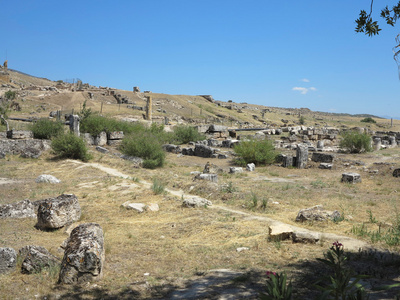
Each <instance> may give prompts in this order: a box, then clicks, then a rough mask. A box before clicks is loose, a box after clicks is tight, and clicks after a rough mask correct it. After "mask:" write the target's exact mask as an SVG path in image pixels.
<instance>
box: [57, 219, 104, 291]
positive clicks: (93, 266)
mask: <svg viewBox="0 0 400 300" xmlns="http://www.w3.org/2000/svg"><path fill="white" fill-rule="evenodd" d="M104 259H105V253H104V236H103V230H102V228H101V227H100V225H99V224H95V223H85V224H81V225H79V226H77V227H75V228H74V230H72V232H71V235H70V237H69V240H68V243H67V247H66V249H65V252H64V258H63V260H62V263H61V270H60V276H59V280H58V282H59V283H63V284H74V283H83V282H88V281H92V280H97V279H100V278H101V277H102V275H103V264H104Z"/></svg>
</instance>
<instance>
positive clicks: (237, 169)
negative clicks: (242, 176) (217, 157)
mask: <svg viewBox="0 0 400 300" xmlns="http://www.w3.org/2000/svg"><path fill="white" fill-rule="evenodd" d="M229 173H232V174H235V173H243V168H242V167H229Z"/></svg>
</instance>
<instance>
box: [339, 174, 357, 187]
mask: <svg viewBox="0 0 400 300" xmlns="http://www.w3.org/2000/svg"><path fill="white" fill-rule="evenodd" d="M341 181H342V182H347V183H353V184H354V183H359V182H361V176H360V174H358V173H343V174H342V180H341Z"/></svg>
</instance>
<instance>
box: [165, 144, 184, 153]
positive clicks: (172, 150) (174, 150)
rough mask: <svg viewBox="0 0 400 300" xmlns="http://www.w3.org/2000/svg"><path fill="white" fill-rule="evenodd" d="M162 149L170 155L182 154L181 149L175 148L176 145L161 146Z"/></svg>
mask: <svg viewBox="0 0 400 300" xmlns="http://www.w3.org/2000/svg"><path fill="white" fill-rule="evenodd" d="M162 147H163V149H164V151H167V152H172V153H176V154H178V153H181V152H182V150H181V147H180V146H177V145H173V144H165V145H162Z"/></svg>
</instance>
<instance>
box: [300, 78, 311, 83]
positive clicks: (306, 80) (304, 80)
mask: <svg viewBox="0 0 400 300" xmlns="http://www.w3.org/2000/svg"><path fill="white" fill-rule="evenodd" d="M301 81H303V82H310V80H309V79H307V78H303V79H302V80H301Z"/></svg>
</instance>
